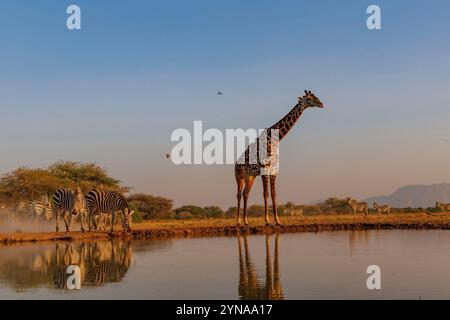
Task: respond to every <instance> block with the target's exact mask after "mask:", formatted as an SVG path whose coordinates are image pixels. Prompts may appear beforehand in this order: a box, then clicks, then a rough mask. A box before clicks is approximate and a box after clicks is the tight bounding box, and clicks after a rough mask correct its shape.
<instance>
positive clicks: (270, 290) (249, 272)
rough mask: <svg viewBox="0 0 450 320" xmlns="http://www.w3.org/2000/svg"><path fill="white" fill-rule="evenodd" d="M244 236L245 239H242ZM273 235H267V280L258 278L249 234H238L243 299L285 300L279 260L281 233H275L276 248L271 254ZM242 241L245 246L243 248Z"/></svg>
mask: <svg viewBox="0 0 450 320" xmlns="http://www.w3.org/2000/svg"><path fill="white" fill-rule="evenodd" d="M241 238H243V241H242V240H241ZM270 239H271V235H266V238H265V247H266V259H265V270H266V278H265V280H263V279H261V278H258V274H257V272H256V269H255V265H254V262H253V261H252V257H251V255H250V251H249V246H248V240H247V236H246V235H243V236H238V243H239V298H240V299H243V300H283V299H284V295H283V289H282V286H281V280H280V268H279V262H278V247H279V246H278V243H279V234H278V233H277V234H276V235H275V250H274V255H273V260H274V261H273V265H272V257H271V254H270ZM242 242H243V247H244V249H242Z"/></svg>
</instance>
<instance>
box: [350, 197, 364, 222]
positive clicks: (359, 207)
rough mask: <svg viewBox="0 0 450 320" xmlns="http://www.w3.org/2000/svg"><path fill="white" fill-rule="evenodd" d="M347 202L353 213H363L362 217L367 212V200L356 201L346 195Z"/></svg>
mask: <svg viewBox="0 0 450 320" xmlns="http://www.w3.org/2000/svg"><path fill="white" fill-rule="evenodd" d="M347 204H348V205H349V206H350V207H351V208H352V211H353V215H355V214H356V213H357V212H361V213H364V218H365V217H366V216H367V215H368V214H369V205H368V204H367V202H357V201H356V200H353V199H352V198H350V197H347Z"/></svg>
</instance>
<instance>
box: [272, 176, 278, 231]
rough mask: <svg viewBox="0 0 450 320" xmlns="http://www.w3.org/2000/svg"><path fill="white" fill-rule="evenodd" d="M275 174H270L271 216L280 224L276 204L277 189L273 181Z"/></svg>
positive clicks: (275, 177)
mask: <svg viewBox="0 0 450 320" xmlns="http://www.w3.org/2000/svg"><path fill="white" fill-rule="evenodd" d="M276 179H277V176H270V195H271V197H272V206H273V217H274V219H275V223H276V224H277V225H280V223H281V221H280V218H278V206H277V190H276V187H275V181H276Z"/></svg>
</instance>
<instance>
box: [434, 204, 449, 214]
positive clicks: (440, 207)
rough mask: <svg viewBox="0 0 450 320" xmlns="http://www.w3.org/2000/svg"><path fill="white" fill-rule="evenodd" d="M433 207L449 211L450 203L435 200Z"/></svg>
mask: <svg viewBox="0 0 450 320" xmlns="http://www.w3.org/2000/svg"><path fill="white" fill-rule="evenodd" d="M435 207H436V208H437V209H440V210H441V211H442V212H448V211H450V203H442V202H438V201H436V205H435Z"/></svg>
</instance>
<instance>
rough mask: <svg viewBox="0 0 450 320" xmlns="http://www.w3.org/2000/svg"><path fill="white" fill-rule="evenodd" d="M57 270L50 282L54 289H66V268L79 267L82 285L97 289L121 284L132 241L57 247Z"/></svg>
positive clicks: (129, 260) (128, 265)
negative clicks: (107, 285)
mask: <svg viewBox="0 0 450 320" xmlns="http://www.w3.org/2000/svg"><path fill="white" fill-rule="evenodd" d="M56 246H57V248H56V267H55V272H54V277H53V283H54V285H55V286H56V287H57V288H66V285H67V279H68V277H69V276H70V274H68V273H67V267H68V266H70V265H77V266H79V267H80V273H81V284H82V286H83V285H84V286H90V285H93V286H98V285H102V284H106V283H110V282H120V281H121V280H122V279H123V278H124V277H125V274H126V273H127V271H128V269H129V267H130V264H131V258H132V255H133V249H132V245H131V241H130V240H128V241H125V240H124V241H114V240H111V241H101V242H92V243H90V242H87V243H81V244H76V243H67V244H65V245H64V246H63V248H60V247H61V245H59V244H57V245H56Z"/></svg>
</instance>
